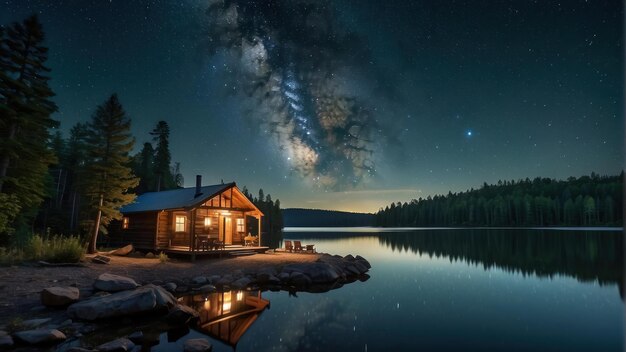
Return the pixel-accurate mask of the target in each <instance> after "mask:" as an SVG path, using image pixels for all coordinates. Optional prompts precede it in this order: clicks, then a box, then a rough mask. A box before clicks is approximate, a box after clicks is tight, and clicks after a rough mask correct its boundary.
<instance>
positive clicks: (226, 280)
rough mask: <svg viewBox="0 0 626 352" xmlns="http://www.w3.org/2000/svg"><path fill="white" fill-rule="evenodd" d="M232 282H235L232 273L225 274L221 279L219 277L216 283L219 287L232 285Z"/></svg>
mask: <svg viewBox="0 0 626 352" xmlns="http://www.w3.org/2000/svg"><path fill="white" fill-rule="evenodd" d="M231 282H233V277H232V276H231V275H224V276H222V278H221V279H219V280H218V281H217V282H216V283H215V286H217V287H220V286H226V285H230V283H231Z"/></svg>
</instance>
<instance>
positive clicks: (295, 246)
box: [293, 241, 304, 252]
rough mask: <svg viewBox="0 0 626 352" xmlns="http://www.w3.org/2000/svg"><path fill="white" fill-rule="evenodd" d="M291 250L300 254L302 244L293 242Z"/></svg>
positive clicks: (302, 249)
mask: <svg viewBox="0 0 626 352" xmlns="http://www.w3.org/2000/svg"><path fill="white" fill-rule="evenodd" d="M293 250H294V252H302V251H304V248H302V242H300V241H293Z"/></svg>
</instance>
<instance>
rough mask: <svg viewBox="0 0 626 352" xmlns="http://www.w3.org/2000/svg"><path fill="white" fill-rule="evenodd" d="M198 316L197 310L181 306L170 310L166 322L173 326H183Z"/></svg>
mask: <svg viewBox="0 0 626 352" xmlns="http://www.w3.org/2000/svg"><path fill="white" fill-rule="evenodd" d="M198 316H199V314H198V312H197V311H196V310H195V309H193V308H190V307H188V306H185V305H182V304H179V305H177V306H176V307H174V308H172V310H170V312H169V314H168V315H167V317H165V320H166V321H167V322H168V323H170V324H172V325H183V324H187V323H188V322H189V321H190V320H192V319H195V318H197V317H198Z"/></svg>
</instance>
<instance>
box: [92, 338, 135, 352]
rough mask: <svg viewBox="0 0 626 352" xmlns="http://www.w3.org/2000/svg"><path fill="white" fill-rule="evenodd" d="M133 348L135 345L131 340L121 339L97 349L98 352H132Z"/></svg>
mask: <svg viewBox="0 0 626 352" xmlns="http://www.w3.org/2000/svg"><path fill="white" fill-rule="evenodd" d="M133 348H135V344H134V343H133V342H132V341H131V340H129V339H127V338H124V337H122V338H120V339H117V340H113V341H109V342H107V343H104V344H102V345H100V346H98V347H96V350H98V351H99V352H113V351H115V352H117V351H131V350H132V349H133Z"/></svg>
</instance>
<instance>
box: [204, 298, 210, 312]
mask: <svg viewBox="0 0 626 352" xmlns="http://www.w3.org/2000/svg"><path fill="white" fill-rule="evenodd" d="M204 309H206V310H209V309H211V301H209V298H208V297H207V298H205V299H204Z"/></svg>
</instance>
